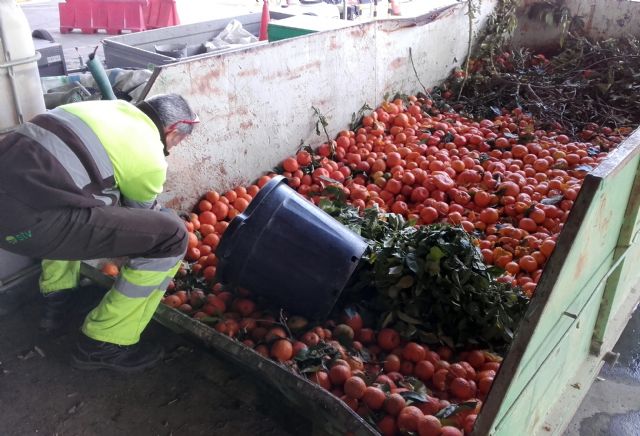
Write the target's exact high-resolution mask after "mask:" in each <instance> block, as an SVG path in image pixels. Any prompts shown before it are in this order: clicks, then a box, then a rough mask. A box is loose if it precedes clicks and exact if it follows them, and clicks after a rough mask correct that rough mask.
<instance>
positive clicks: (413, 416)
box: [398, 406, 424, 432]
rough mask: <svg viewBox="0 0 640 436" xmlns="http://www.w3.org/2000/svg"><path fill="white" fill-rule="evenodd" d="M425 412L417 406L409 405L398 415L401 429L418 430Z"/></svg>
mask: <svg viewBox="0 0 640 436" xmlns="http://www.w3.org/2000/svg"><path fill="white" fill-rule="evenodd" d="M423 416H424V415H423V413H422V411H421V410H420V409H418V408H417V407H416V406H407V407H405V408H404V409H402V411H400V414H399V415H398V428H399V429H400V431H412V432H414V431H416V430H418V423H419V422H420V419H421V418H422V417H423Z"/></svg>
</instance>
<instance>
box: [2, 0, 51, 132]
mask: <svg viewBox="0 0 640 436" xmlns="http://www.w3.org/2000/svg"><path fill="white" fill-rule="evenodd" d="M39 58H40V54H39V53H36V49H35V47H34V45H33V40H32V39H31V28H30V27H29V23H28V22H27V18H26V17H25V15H24V13H23V12H22V9H20V7H19V6H18V5H17V4H16V2H15V1H14V0H0V102H2V103H1V104H0V136H1V135H3V134H5V133H7V132H9V131H10V130H12V129H14V128H15V127H16V126H18V125H20V124H22V123H24V122H26V121H28V120H29V119H31V118H33V117H34V116H36V115H38V114H40V113H43V112H44V111H45V110H46V109H45V106H44V98H43V97H42V88H41V87H40V74H39V73H38V64H37V62H38V59H39Z"/></svg>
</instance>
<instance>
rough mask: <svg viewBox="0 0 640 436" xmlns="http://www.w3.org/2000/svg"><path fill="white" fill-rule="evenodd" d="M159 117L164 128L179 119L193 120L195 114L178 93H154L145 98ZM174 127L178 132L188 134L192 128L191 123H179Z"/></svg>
mask: <svg viewBox="0 0 640 436" xmlns="http://www.w3.org/2000/svg"><path fill="white" fill-rule="evenodd" d="M145 101H146V102H147V103H148V104H149V105H150V106H151V107H153V109H154V110H155V112H156V114H157V115H158V117H159V118H160V122H161V123H162V125H163V126H164V127H165V128H166V127H169V126H171V125H173V124H175V123H177V122H179V121H184V120H193V119H194V118H195V117H196V115H195V113H194V112H193V111H192V110H191V108H190V107H189V103H187V101H186V100H185V99H184V98H183V97H182V96H180V95H178V94H160V95H154V96H153V97H150V98H148V99H146V100H145ZM176 129H178V131H179V132H180V133H184V134H187V135H188V134H190V133H191V131H192V130H193V125H192V124H187V123H179V124H178V125H177V126H176Z"/></svg>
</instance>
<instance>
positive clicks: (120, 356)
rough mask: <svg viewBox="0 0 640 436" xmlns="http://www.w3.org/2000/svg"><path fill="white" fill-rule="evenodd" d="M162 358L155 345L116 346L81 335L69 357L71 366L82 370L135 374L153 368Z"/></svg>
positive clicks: (158, 348)
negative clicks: (109, 370) (105, 370)
mask: <svg viewBox="0 0 640 436" xmlns="http://www.w3.org/2000/svg"><path fill="white" fill-rule="evenodd" d="M163 356H164V350H163V349H162V347H161V346H159V345H157V344H150V343H137V344H134V345H116V344H112V343H110V342H101V341H96V340H94V339H91V338H89V337H88V336H85V335H82V336H81V338H80V339H79V340H78V344H77V347H76V351H75V352H74V354H73V356H72V357H71V366H73V367H74V368H77V369H84V370H93V369H111V370H114V371H119V372H136V371H141V370H143V369H146V368H150V367H152V366H154V365H155V364H156V363H158V362H159V361H160V359H162V357H163Z"/></svg>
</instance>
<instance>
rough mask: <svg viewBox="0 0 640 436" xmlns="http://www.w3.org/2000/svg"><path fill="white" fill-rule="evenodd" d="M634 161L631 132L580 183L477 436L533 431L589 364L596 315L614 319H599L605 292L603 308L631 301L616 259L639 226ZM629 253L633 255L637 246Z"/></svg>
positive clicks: (635, 141)
mask: <svg viewBox="0 0 640 436" xmlns="http://www.w3.org/2000/svg"><path fill="white" fill-rule="evenodd" d="M639 162H640V133H638V132H636V133H635V134H634V135H632V137H630V138H629V139H628V140H627V141H625V142H624V143H623V144H621V146H620V147H619V148H618V149H617V150H615V151H614V152H612V153H611V154H610V155H609V156H608V158H607V159H606V160H605V161H604V162H603V163H602V164H601V165H600V166H599V167H598V168H597V169H596V170H594V171H593V172H592V173H591V174H589V175H588V176H587V178H586V179H585V181H584V184H583V186H582V189H581V191H580V194H579V196H578V198H577V200H576V203H575V205H574V208H573V209H572V211H571V215H570V216H569V219H568V220H567V223H566V224H565V227H564V229H563V231H562V232H561V234H560V237H559V239H558V243H557V246H556V250H555V251H554V253H553V255H552V256H551V258H550V259H549V262H548V264H547V266H546V267H545V270H544V273H543V275H542V277H541V279H540V283H539V285H538V288H537V290H536V294H535V296H534V297H533V299H532V301H531V303H530V307H529V310H528V312H527V315H526V317H525V320H524V321H523V322H522V324H521V326H520V328H519V330H518V333H517V335H516V338H515V340H514V343H513V345H512V347H511V350H510V351H509V354H508V355H507V357H506V359H505V361H504V362H503V365H502V369H501V371H500V373H499V374H498V376H497V378H496V382H495V383H494V387H493V389H492V390H491V392H490V394H489V396H488V397H487V401H486V403H485V406H484V408H483V411H482V413H481V414H480V416H479V417H478V421H477V425H476V428H475V434H481V435H485V434H504V435H513V434H534V433H536V431H537V430H539V428H537V426H538V427H539V426H540V425H541V423H542V421H543V420H544V418H545V416H547V415H548V414H549V411H550V409H551V408H552V407H557V406H554V404H556V403H558V402H560V401H561V400H560V399H559V396H560V395H561V394H562V392H563V391H565V389H566V388H567V383H568V382H569V380H572V377H574V376H575V373H576V371H578V370H579V368H581V367H582V365H583V363H584V362H585V361H587V360H588V358H589V353H590V352H591V351H592V350H593V349H592V337H593V336H594V327H595V325H596V319H598V314H600V318H601V319H608V318H609V316H615V313H616V312H615V311H611V313H609V312H607V313H606V316H605V317H604V318H603V311H604V309H603V304H602V301H603V300H602V295H603V293H604V292H605V287H606V286H609V287H610V289H609V290H610V291H611V290H612V291H613V292H611V293H610V295H609V297H610V298H609V299H608V302H607V305H608V306H607V308H608V309H611V308H614V309H615V308H617V307H621V306H622V305H623V304H625V303H623V301H627V300H628V296H629V292H630V289H631V285H632V284H633V283H635V282H636V280H637V279H638V278H639V276H640V274H638V272H637V271H635V270H632V269H631V268H628V267H626V268H625V266H624V265H623V264H622V263H621V261H620V260H619V259H620V256H621V254H620V253H621V247H622V245H625V244H624V239H625V237H626V238H627V239H628V240H627V244H626V245H625V246H629V245H630V244H629V243H628V242H629V241H630V240H631V239H629V237H628V236H629V235H630V234H631V233H632V231H633V229H635V228H636V227H637V209H638V207H639V205H638V202H637V201H635V200H633V201H630V198H631V199H635V198H636V193H635V189H634V194H633V195H631V192H632V187H633V186H634V183H635V181H636V173H637V172H638V163H639ZM634 213H636V214H634ZM621 241H622V242H623V244H622V245H621ZM637 245H640V243H638V244H637ZM630 250H633V253H637V251H636V250H640V248H638V247H637V246H632V247H631V248H630ZM631 253H632V251H629V253H627V255H629V254H631ZM636 270H640V269H638V268H636ZM616 271H617V272H619V273H621V276H622V275H624V277H625V280H630V281H631V282H626V283H627V284H626V285H625V286H618V283H622V282H621V281H618V280H615V279H616V278H617V275H616ZM614 280H615V281H614ZM611 286H613V288H611ZM605 325H606V322H605ZM577 326H579V328H576V327H577ZM591 381H592V380H585V384H588V383H591ZM567 418H568V417H567Z"/></svg>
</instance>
